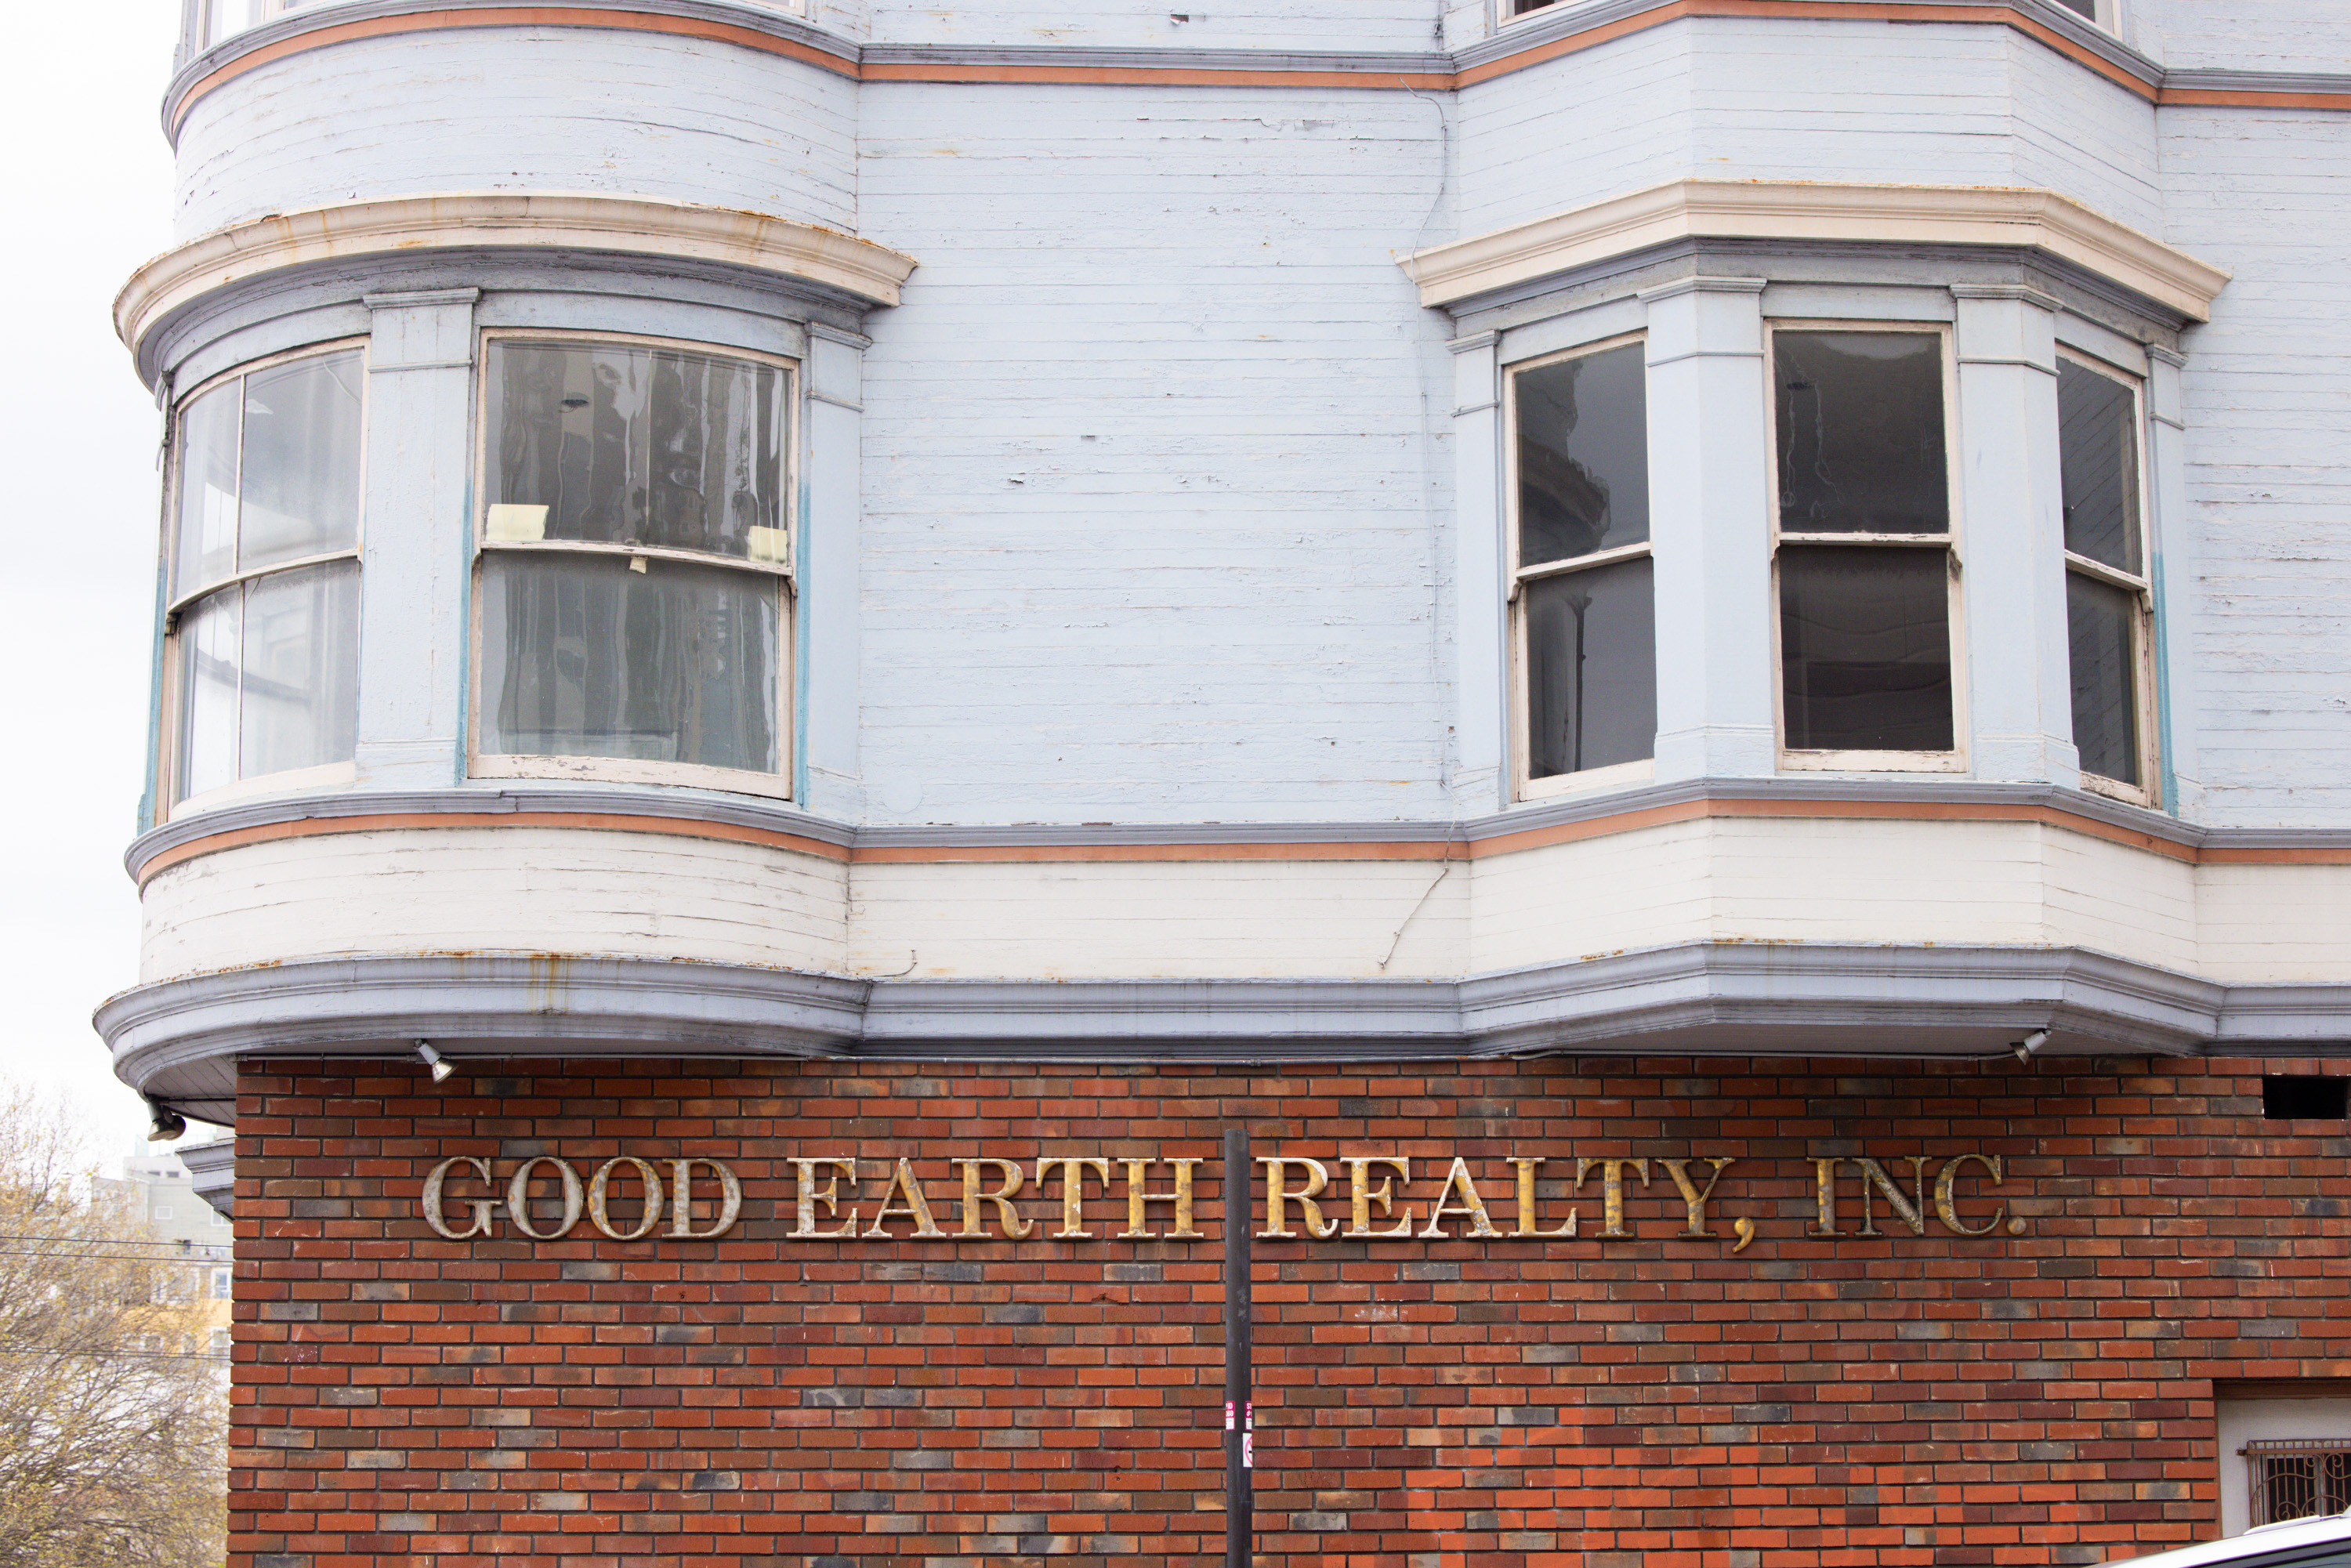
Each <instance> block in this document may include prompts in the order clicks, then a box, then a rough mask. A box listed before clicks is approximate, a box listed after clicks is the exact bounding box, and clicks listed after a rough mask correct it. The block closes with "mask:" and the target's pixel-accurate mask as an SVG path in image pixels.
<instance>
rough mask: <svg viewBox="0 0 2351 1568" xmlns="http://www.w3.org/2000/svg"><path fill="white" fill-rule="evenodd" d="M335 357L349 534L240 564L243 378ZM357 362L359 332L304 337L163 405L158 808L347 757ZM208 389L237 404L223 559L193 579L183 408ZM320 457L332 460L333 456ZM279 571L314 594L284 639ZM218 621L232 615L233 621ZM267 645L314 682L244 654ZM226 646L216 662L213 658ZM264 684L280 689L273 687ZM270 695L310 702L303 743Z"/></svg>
mask: <svg viewBox="0 0 2351 1568" xmlns="http://www.w3.org/2000/svg"><path fill="white" fill-rule="evenodd" d="M339 359H340V360H348V361H349V362H350V366H351V367H352V370H353V371H354V374H355V379H356V387H355V389H354V391H355V393H356V395H355V398H354V400H353V401H354V403H355V405H356V406H355V410H354V412H353V413H351V415H350V428H349V429H348V430H345V431H340V432H335V433H333V434H336V436H337V437H338V438H339V439H348V441H349V442H350V449H349V450H348V451H346V452H344V453H342V454H341V457H342V459H343V460H344V461H343V463H342V465H341V467H340V473H336V477H337V478H338V479H340V481H341V483H342V484H343V485H347V486H348V487H349V492H350V494H349V507H350V530H349V531H350V542H349V543H348V544H344V543H340V542H338V543H337V545H336V547H335V548H334V549H327V550H321V551H313V552H309V553H306V554H303V555H299V556H294V557H287V558H283V559H266V553H265V559H263V560H262V561H261V562H260V564H257V565H252V566H246V565H245V564H244V558H245V556H246V553H247V551H246V539H245V538H244V535H245V532H246V507H247V503H248V500H249V497H248V496H247V493H246V492H247V490H248V489H249V488H250V487H251V486H250V482H251V481H252V480H253V479H254V477H255V476H254V474H253V473H252V472H249V470H250V469H251V468H252V464H251V461H250V459H251V456H252V454H251V452H250V451H249V447H250V445H251V435H252V433H251V431H250V430H249V425H250V423H251V422H250V418H249V413H250V409H249V403H250V400H251V398H252V396H253V383H254V382H256V380H262V381H265V382H266V381H267V380H269V379H270V378H272V377H277V378H279V379H285V378H284V376H283V372H286V371H290V370H295V369H298V368H299V367H301V366H304V365H306V364H314V365H318V366H320V367H324V366H325V365H326V363H327V362H329V361H335V360H339ZM366 364H367V361H366V349H365V343H364V341H363V340H342V341H337V342H330V343H324V344H318V345H313V346H308V347H305V348H302V349H299V350H294V351H292V352H289V353H284V354H277V355H273V356H270V357H268V358H266V359H261V360H256V361H253V362H251V363H249V364H245V365H240V366H238V367H237V368H236V369H235V370H234V371H228V372H225V373H224V374H222V375H219V376H215V377H214V378H212V379H211V380H210V381H207V382H204V383H202V384H201V385H199V386H197V387H196V388H195V389H194V390H193V391H192V392H189V393H188V395H187V396H185V397H183V398H182V399H180V400H179V401H178V402H177V403H176V404H175V406H174V407H173V409H172V476H171V484H170V486H168V489H167V492H166V494H167V505H166V506H165V508H164V516H163V528H162V531H163V554H164V559H165V580H166V581H167V582H168V583H170V584H171V590H170V591H171V595H172V597H171V598H169V599H168V600H167V601H166V602H165V605H164V612H163V632H164V636H165V639H166V653H165V668H166V670H167V671H168V672H170V678H169V679H168V681H167V682H166V691H165V696H164V708H163V715H162V719H163V722H162V727H161V735H160V740H159V747H158V749H159V751H160V753H161V755H160V757H159V764H160V766H159V772H160V774H161V777H162V779H165V780H166V781H167V788H166V789H165V794H166V795H167V796H168V798H169V803H168V805H167V806H166V808H165V814H166V815H169V814H170V813H171V812H172V811H176V810H180V809H182V808H183V807H184V806H185V805H186V804H187V802H189V801H191V800H199V799H200V798H204V797H210V796H213V795H214V794H216V793H219V792H223V791H231V790H236V791H239V792H243V787H245V786H248V785H251V784H253V783H255V781H256V780H262V779H283V780H285V781H286V783H287V787H293V786H295V785H298V784H303V783H307V782H312V781H315V779H317V778H318V777H319V776H322V775H323V774H325V773H329V772H331V771H332V770H334V769H336V768H348V767H349V765H350V761H351V759H352V756H353V754H354V750H355V747H356V744H357V726H358V658H359V608H358V599H359V588H358V581H359V563H360V555H361V551H362V549H363V546H364V533H365V526H366V517H365V497H366V490H367V474H366V437H367V419H368V407H367V402H368V400H367V376H366ZM216 397H217V398H225V399H227V400H228V402H229V405H230V406H233V407H234V409H235V415H236V417H235V420H234V421H233V422H232V423H231V424H230V426H229V429H228V434H229V435H230V438H231V440H232V442H233V444H234V446H233V450H234V461H233V464H232V474H233V480H232V488H231V489H230V490H229V491H227V492H225V495H226V497H227V502H228V515H227V524H226V527H227V542H226V553H227V558H228V566H229V570H227V571H226V572H225V573H224V574H221V575H217V576H214V577H210V578H206V579H203V580H197V581H193V582H191V581H190V580H189V576H190V573H189V570H188V563H187V561H186V559H185V557H186V555H187V553H188V550H189V549H190V546H191V543H192V536H191V533H190V530H189V528H188V527H187V523H188V517H187V516H186V508H187V506H188V500H189V486H190V485H191V483H192V482H193V476H191V474H190V471H189V470H190V466H191V461H192V459H193V457H194V456H195V454H193V452H192V451H191V450H190V446H189V442H188V439H187V432H188V426H189V423H190V418H191V414H192V413H193V412H194V411H196V410H197V409H198V408H199V406H200V405H201V404H203V403H204V402H205V401H206V400H208V399H214V398H216ZM309 434H313V432H312V430H311V429H310V428H309V427H307V426H306V427H304V428H303V429H301V430H298V431H295V432H293V433H292V436H293V438H294V444H295V445H296V446H303V445H304V443H303V441H302V439H301V438H302V437H305V436H308V435H309ZM287 466H288V467H289V470H291V471H295V472H296V473H297V475H298V480H299V479H300V478H304V477H315V476H316V475H315V471H314V470H313V468H312V465H310V464H309V463H308V461H307V458H306V459H305V460H304V461H301V462H297V463H293V464H290V465H287ZM329 472H334V468H333V465H329ZM334 531H336V532H339V533H340V531H341V529H340V528H336V529H335V530H334ZM306 579H308V580H309V581H308V583H307V584H306V583H305V580H306ZM280 585H290V586H291V587H292V591H293V592H294V593H295V594H296V595H297V596H299V595H300V594H302V593H304V592H306V591H307V592H308V594H309V595H310V596H311V598H312V601H313V602H312V603H311V605H310V606H309V610H310V617H309V619H308V621H307V622H303V624H302V626H301V628H300V630H299V632H298V637H297V641H296V642H293V643H289V642H287V641H286V637H285V628H286V627H287V626H288V625H290V624H292V623H291V622H287V621H285V620H284V619H283V615H284V612H285V610H286V609H287V603H286V602H283V601H285V600H286V593H285V591H284V590H283V589H281V587H280ZM320 594H324V595H325V597H324V598H320V597H319V595H320ZM256 597H258V598H259V599H260V601H261V605H260V608H261V611H262V612H263V613H265V614H266V613H268V612H270V611H271V610H272V609H273V608H274V609H275V610H276V611H277V614H276V615H274V616H272V617H271V619H272V621H273V622H274V624H275V626H276V628H277V632H278V635H277V637H276V638H275V639H274V640H269V641H265V640H264V639H263V638H262V636H261V635H260V632H259V630H258V629H256V627H255V626H254V625H253V623H252V617H253V616H254V614H255V613H256ZM228 621H234V622H235V625H234V627H233V628H231V627H229V626H228V625H227V624H226V622H228ZM224 653H225V655H226V657H227V659H228V660H229V663H227V664H222V663H221V660H222V657H223V655H224ZM271 653H277V654H279V655H281V656H282V655H284V654H286V653H298V655H299V657H300V659H301V661H302V662H303V663H305V664H308V667H309V672H310V674H313V675H315V676H316V677H317V679H318V682H319V684H318V685H317V687H316V689H308V688H304V689H299V690H298V689H294V688H290V687H284V684H283V682H282V681H280V680H277V679H275V678H273V674H272V673H271V672H268V671H266V670H263V669H257V668H256V667H254V666H255V661H256V658H260V659H264V660H265V661H266V659H267V657H268V655H269V654H271ZM207 660H209V661H210V662H211V664H212V665H213V667H212V668H211V669H210V670H209V671H206V670H205V668H204V665H205V664H206V662H207ZM273 686H276V687H281V688H283V689H279V690H276V691H273V690H272V689H271V688H272V687H273ZM248 688H250V689H248ZM248 698H250V699H251V700H250V701H248ZM273 703H275V717H276V718H277V720H282V721H287V722H292V721H294V720H296V719H298V718H299V717H300V714H299V713H298V711H297V710H300V709H304V708H307V709H308V710H309V712H308V720H307V721H306V722H307V727H308V730H309V731H311V732H312V733H311V734H310V736H309V743H308V744H306V743H304V742H303V740H302V738H301V732H302V730H303V729H304V727H305V724H304V723H293V727H291V728H288V727H287V722H281V723H272V722H271V718H272V712H273V708H272V705H273ZM288 704H290V705H291V707H290V708H289V707H288V706H287V705H288ZM319 737H326V738H325V741H324V743H323V744H319ZM288 745H293V746H295V747H296V749H297V750H301V751H308V752H311V753H317V755H309V756H305V757H303V758H301V759H299V760H296V761H292V762H289V763H287V766H285V767H272V766H265V764H266V762H267V761H268V760H269V759H270V758H272V757H273V756H277V755H281V754H282V753H283V751H284V749H285V747H287V746H288Z"/></svg>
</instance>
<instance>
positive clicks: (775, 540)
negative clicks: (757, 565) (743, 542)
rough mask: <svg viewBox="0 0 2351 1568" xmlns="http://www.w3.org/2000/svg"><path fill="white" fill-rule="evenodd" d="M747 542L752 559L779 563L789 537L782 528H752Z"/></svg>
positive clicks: (783, 556) (787, 547) (785, 550)
mask: <svg viewBox="0 0 2351 1568" xmlns="http://www.w3.org/2000/svg"><path fill="white" fill-rule="evenodd" d="M749 544H750V550H751V559H753V560H767V561H775V562H778V563H781V562H782V561H783V560H784V559H786V552H787V550H788V549H789V536H788V535H787V534H786V533H785V531H784V530H783V529H782V528H753V529H751V530H750V540H749Z"/></svg>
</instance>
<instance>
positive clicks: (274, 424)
mask: <svg viewBox="0 0 2351 1568" xmlns="http://www.w3.org/2000/svg"><path fill="white" fill-rule="evenodd" d="M244 453H245V459H244V465H243V468H242V470H241V476H240V486H239V490H240V494H241V496H242V497H243V507H242V514H243V515H242V517H240V519H239V521H238V524H237V552H236V554H237V559H236V567H237V570H239V571H256V570H260V569H261V568H263V567H267V566H275V565H277V563H278V562H280V561H287V560H298V559H301V558H303V557H304V556H313V555H327V554H330V553H332V552H334V551H336V550H347V549H355V548H357V546H358V544H359V538H360V356H359V355H357V354H330V355H327V356H325V357H323V358H319V359H310V360H301V361H296V362H295V363H293V364H290V365H280V366H278V367H277V369H276V370H269V371H257V372H256V373H255V374H253V375H250V376H247V377H246V380H245V441H244Z"/></svg>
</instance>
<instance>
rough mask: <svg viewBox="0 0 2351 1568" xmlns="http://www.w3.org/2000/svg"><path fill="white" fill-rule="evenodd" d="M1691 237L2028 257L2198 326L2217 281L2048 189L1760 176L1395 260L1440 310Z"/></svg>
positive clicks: (1631, 199)
mask: <svg viewBox="0 0 2351 1568" xmlns="http://www.w3.org/2000/svg"><path fill="white" fill-rule="evenodd" d="M1699 238H1705V239H1746V240H1786V241H1808V242H1823V241H1826V242H1843V243H1855V242H1860V243H1883V244H1892V245H1957V246H1998V247H2001V248H2009V249H2018V248H2022V249H2032V250H2039V251H2043V252H2046V253H2047V254H2049V255H2051V256H2057V257H2060V258H2062V259H2064V260H2065V261H2068V262H2071V263H2073V264H2074V266H2076V267H2084V268H2086V269H2087V270H2089V271H2091V272H2094V273H2095V274H2097V275H2098V276H2099V277H2104V278H2105V279H2107V280H2109V281H2110V282H2113V283H2116V284H2118V285H2120V286H2121V287H2125V288H2127V289H2129V290H2131V291H2132V292H2133V293H2136V294H2138V295H2141V296H2143V297H2145V298H2149V299H2153V300H2156V301H2158V303H2160V304H2162V305H2165V306H2167V307H2168V308H2171V309H2173V310H2176V311H2178V312H2179V313H2180V314H2181V315H2183V316H2186V317H2188V318H2189V319H2191V320H2196V321H2207V320H2210V319H2211V315H2212V300H2213V298H2214V297H2215V296H2217V295H2218V294H2219V293H2220V289H2221V288H2222V287H2224V286H2225V285H2226V284H2227V283H2228V281H2229V277H2230V275H2229V274H2228V273H2227V272H2225V271H2223V270H2222V269H2221V268H2220V267H2213V266H2211V265H2210V264H2209V263H2206V262H2202V261H2199V260H2197V259H2196V258H2195V257H2194V256H2189V255H2188V254H2187V253H2186V252H2185V251H2180V250H2175V249H2173V248H2172V247H2171V246H2168V245H2165V244H2164V243H2163V242H2162V241H2160V240H2158V239H2154V238H2152V237H2150V236H2148V235H2143V234H2141V233H2139V232H2138V231H2137V229H2133V228H2126V227H2125V226H2124V225H2121V224H2118V223H2116V222H2115V221H2114V220H2113V219H2112V218H2109V217H2105V216H2104V215H2103V214H2099V213H2097V212H2095V211H2093V210H2092V209H2090V208H2088V207H2085V206H2084V205H2083V204H2081V203H2079V202H2076V201H2074V200H2072V199H2071V198H2069V197H2065V196H2061V195H2059V194H2058V193H2056V192H2054V191H2044V190H2039V189H2035V188H2032V187H2027V186H1987V185H1864V184H1831V183H1819V182H1810V181H1766V180H1677V181H1674V182H1672V183H1668V184H1663V185H1656V186H1653V187H1651V188H1650V189H1648V190H1646V191H1635V192H1634V193H1631V194H1629V195H1623V196H1612V197H1610V198H1609V199H1607V200H1606V201H1602V202H1594V203H1592V204H1589V205H1586V206H1582V207H1574V208H1571V209H1570V210H1568V211H1566V212H1563V213H1556V214H1552V215H1551V216H1549V217H1542V218H1537V219H1535V220H1534V221H1533V222H1531V223H1524V224H1518V225H1512V226H1511V227H1510V228H1506V229H1498V230H1496V231H1494V232H1493V233H1491V234H1483V235H1474V236H1472V237H1471V238H1468V239H1464V240H1456V241H1454V242H1453V243H1451V244H1449V245H1442V246H1434V247H1432V248H1430V249H1428V250H1424V251H1419V252H1416V253H1415V254H1414V255H1412V256H1406V257H1405V259H1404V260H1403V261H1402V262H1401V263H1400V264H1399V265H1401V266H1402V267H1403V268H1404V270H1405V276H1407V277H1410V278H1411V279H1412V280H1413V282H1414V283H1416V284H1417V285H1418V286H1419V287H1420V302H1421V303H1422V304H1423V305H1428V306H1437V307H1446V306H1453V305H1458V304H1459V303H1460V302H1462V301H1464V300H1467V299H1470V298H1475V297H1476V296H1479V295H1481V294H1489V293H1492V292H1493V291H1495V290H1497V289H1500V288H1508V287H1513V286H1515V285H1520V284H1526V283H1531V282H1535V281H1537V280H1539V279H1541V278H1545V277H1554V276H1557V275H1559V274H1561V273H1564V272H1568V271H1571V270H1573V269H1574V268H1576V267H1585V266H1589V265H1591V264H1592V263H1593V262H1599V261H1605V260H1608V259H1610V258H1612V257H1615V256H1626V255H1630V254H1632V253H1633V252H1635V251H1641V250H1646V249H1649V248H1650V247H1652V246H1661V245H1669V244H1672V243H1673V242H1675V241H1677V240H1687V239H1699Z"/></svg>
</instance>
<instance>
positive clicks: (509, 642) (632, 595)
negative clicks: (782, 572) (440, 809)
mask: <svg viewBox="0 0 2351 1568" xmlns="http://www.w3.org/2000/svg"><path fill="white" fill-rule="evenodd" d="M776 594H777V586H776V580H775V579H774V578H772V577H768V576H767V575H766V574H764V573H755V572H745V571H734V570H726V569H724V568H711V567H689V566H681V565H679V564H677V563H676V562H674V561H665V560H655V561H653V562H651V563H650V570H646V571H643V572H637V571H632V570H629V563H628V561H627V560H626V559H613V558H603V557H558V556H555V555H553V554H545V555H540V554H532V553H529V552H510V553H505V554H499V555H494V556H491V557H489V558H488V559H486V561H485V563H484V570H483V604H482V649H483V664H484V668H483V673H482V690H483V693H484V696H485V712H484V714H483V718H482V749H483V750H484V751H485V752H486V753H491V754H498V755H524V756H552V757H622V758H641V759H643V760H648V761H661V762H695V763H701V764H704V765H705V766H708V767H713V768H748V769H751V770H753V771H758V772H772V771H774V770H775V767H776V761H777V747H776V709H777V693H776V681H777V663H776V661H777V632H778V622H779V621H780V619H781V618H780V615H779V613H778V606H777V599H776Z"/></svg>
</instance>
